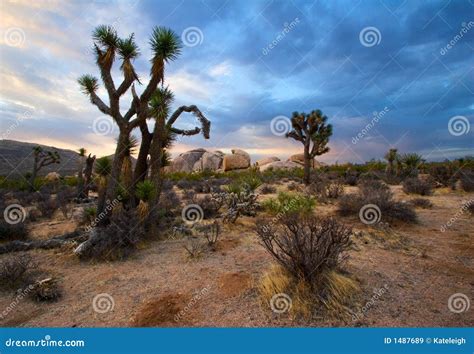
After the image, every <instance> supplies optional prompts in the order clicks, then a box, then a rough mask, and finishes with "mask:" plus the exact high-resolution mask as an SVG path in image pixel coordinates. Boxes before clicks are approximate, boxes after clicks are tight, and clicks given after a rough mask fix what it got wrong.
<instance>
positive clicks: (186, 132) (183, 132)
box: [170, 127, 201, 136]
mask: <svg viewBox="0 0 474 354" xmlns="http://www.w3.org/2000/svg"><path fill="white" fill-rule="evenodd" d="M170 130H171V131H172V132H173V133H175V134H178V135H186V136H191V135H197V134H199V133H200V132H201V128H199V127H196V128H194V129H189V130H184V129H178V128H170Z"/></svg>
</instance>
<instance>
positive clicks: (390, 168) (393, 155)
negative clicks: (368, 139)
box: [385, 149, 398, 176]
mask: <svg viewBox="0 0 474 354" xmlns="http://www.w3.org/2000/svg"><path fill="white" fill-rule="evenodd" d="M397 158H398V150H397V149H390V150H388V152H387V153H386V154H385V160H387V162H388V164H387V168H386V172H387V175H390V176H393V175H395V170H396V167H395V162H396V161H397Z"/></svg>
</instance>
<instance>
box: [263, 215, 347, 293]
mask: <svg viewBox="0 0 474 354" xmlns="http://www.w3.org/2000/svg"><path fill="white" fill-rule="evenodd" d="M351 234H352V230H351V229H350V228H347V227H345V226H344V225H342V224H340V223H338V222H337V221H336V219H334V218H324V219H321V218H318V217H314V216H309V215H305V214H297V213H290V214H286V215H285V216H283V217H282V218H280V219H279V221H278V222H277V224H275V223H270V224H269V223H266V222H265V221H259V222H257V235H258V237H259V239H260V241H261V243H262V245H263V246H264V247H265V249H266V250H267V251H268V252H269V253H270V255H271V256H272V257H273V258H274V259H275V260H276V261H277V262H278V263H279V264H280V265H281V266H282V267H284V268H285V269H286V270H287V271H288V272H289V273H291V274H292V275H293V276H294V277H295V278H300V279H304V280H305V281H306V282H307V283H308V284H311V286H316V285H317V284H318V280H320V279H321V275H322V274H324V273H325V272H327V271H330V270H334V269H336V268H337V267H338V266H339V265H340V264H341V262H342V261H343V260H344V259H345V258H346V256H347V255H346V252H347V251H348V249H349V247H350V245H351V240H350V236H351Z"/></svg>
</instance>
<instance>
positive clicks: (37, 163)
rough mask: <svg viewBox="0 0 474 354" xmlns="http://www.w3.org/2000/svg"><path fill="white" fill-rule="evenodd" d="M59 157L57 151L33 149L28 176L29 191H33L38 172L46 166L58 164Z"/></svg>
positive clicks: (39, 147) (40, 148) (38, 147)
mask: <svg viewBox="0 0 474 354" xmlns="http://www.w3.org/2000/svg"><path fill="white" fill-rule="evenodd" d="M60 162H61V157H60V156H59V153H58V152H57V151H45V150H43V148H42V147H41V146H36V147H34V148H33V169H32V171H31V175H30V190H31V191H33V190H35V180H36V177H37V176H38V172H39V171H40V170H41V169H42V168H43V167H46V166H49V165H51V164H54V163H60Z"/></svg>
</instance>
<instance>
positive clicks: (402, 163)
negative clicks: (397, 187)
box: [397, 153, 425, 177]
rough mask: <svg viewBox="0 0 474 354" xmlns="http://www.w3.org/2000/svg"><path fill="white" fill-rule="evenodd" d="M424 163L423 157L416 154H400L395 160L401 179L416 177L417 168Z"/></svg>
mask: <svg viewBox="0 0 474 354" xmlns="http://www.w3.org/2000/svg"><path fill="white" fill-rule="evenodd" d="M424 162H425V160H424V159H423V157H422V156H421V155H418V154H416V153H407V154H402V155H400V156H399V157H398V159H397V164H398V165H397V166H398V167H397V168H399V173H400V174H401V175H402V176H403V177H417V176H418V171H419V168H420V167H421V165H422V164H423V163H424Z"/></svg>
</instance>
